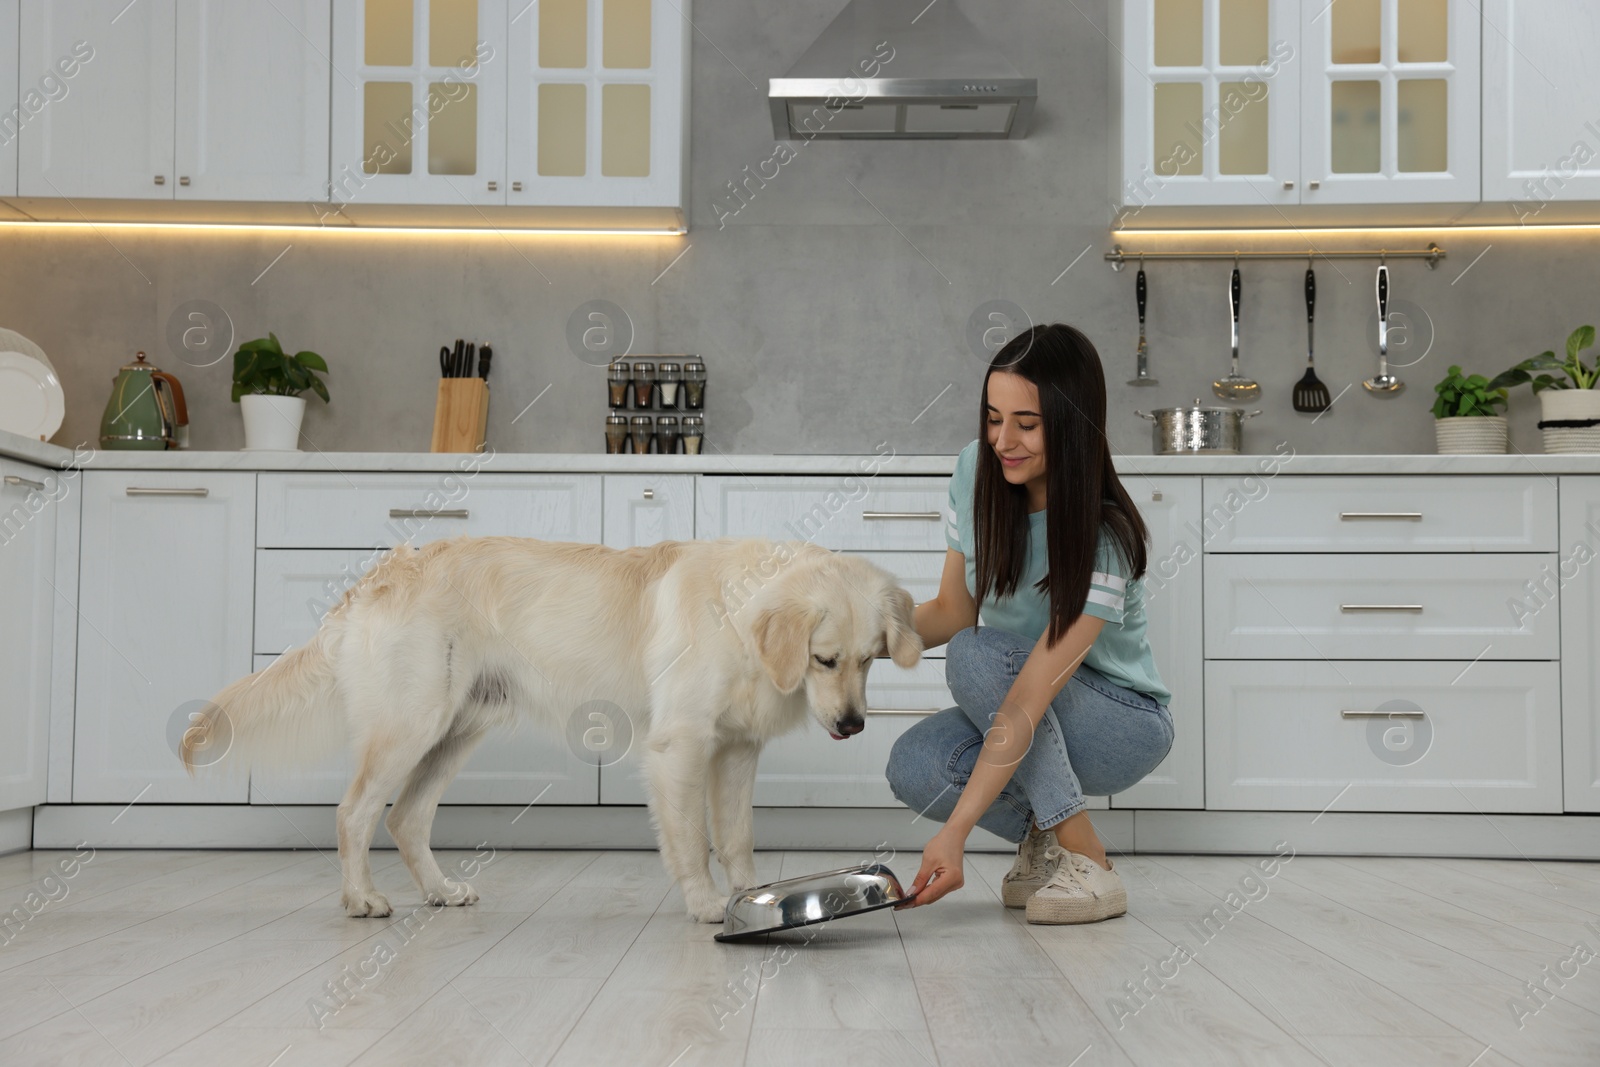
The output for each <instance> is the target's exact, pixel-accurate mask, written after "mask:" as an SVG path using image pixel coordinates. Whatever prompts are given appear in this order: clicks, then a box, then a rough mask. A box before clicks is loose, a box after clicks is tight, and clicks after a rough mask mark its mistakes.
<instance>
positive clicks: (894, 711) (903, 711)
mask: <svg viewBox="0 0 1600 1067" xmlns="http://www.w3.org/2000/svg"><path fill="white" fill-rule="evenodd" d="M943 710H944V709H943V708H868V709H867V714H868V715H933V714H935V713H937V712H940V711H943Z"/></svg>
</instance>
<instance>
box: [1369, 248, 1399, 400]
mask: <svg viewBox="0 0 1600 1067" xmlns="http://www.w3.org/2000/svg"><path fill="white" fill-rule="evenodd" d="M1361 384H1362V385H1363V386H1365V387H1366V390H1367V392H1369V393H1379V394H1388V393H1398V392H1399V391H1400V390H1402V389H1404V388H1405V387H1406V383H1405V382H1402V381H1401V380H1400V379H1399V378H1397V377H1395V376H1394V375H1393V374H1390V373H1389V267H1388V265H1387V264H1386V263H1385V262H1384V260H1382V259H1379V260H1378V373H1377V375H1375V376H1374V377H1371V378H1368V379H1367V380H1366V381H1364V382H1362V383H1361Z"/></svg>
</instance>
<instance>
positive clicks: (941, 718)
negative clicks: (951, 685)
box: [883, 708, 974, 810]
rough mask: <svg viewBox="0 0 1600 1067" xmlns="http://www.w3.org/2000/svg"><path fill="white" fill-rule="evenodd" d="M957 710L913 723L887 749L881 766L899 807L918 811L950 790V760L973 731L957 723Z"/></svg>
mask: <svg viewBox="0 0 1600 1067" xmlns="http://www.w3.org/2000/svg"><path fill="white" fill-rule="evenodd" d="M949 712H954V713H955V716H960V710H959V709H957V708H949V709H947V710H946V711H945V712H936V713H935V714H933V715H929V716H928V717H927V718H925V719H922V720H920V721H918V722H917V723H915V724H913V725H912V727H911V728H910V729H909V730H907V731H906V732H905V733H903V734H901V735H900V736H899V737H897V738H895V741H894V744H893V745H891V746H890V747H889V762H888V764H887V765H886V766H885V767H884V772H883V773H884V777H885V778H887V779H888V781H889V790H890V791H891V792H892V793H894V795H895V798H896V799H898V800H899V801H900V802H901V803H902V804H906V805H908V806H910V807H913V808H917V809H918V810H921V809H923V808H925V807H927V806H928V805H929V804H931V803H933V801H934V800H935V799H937V798H938V796H939V795H940V794H942V793H944V792H946V791H948V790H949V788H950V784H951V779H950V774H949V767H950V761H951V759H952V758H953V755H954V753H955V752H956V751H957V748H958V746H959V745H960V743H961V742H962V740H964V735H965V734H966V733H971V732H974V731H972V730H971V728H970V726H968V725H967V724H966V723H965V719H964V717H963V718H962V721H961V722H956V721H955V717H954V716H951V715H950V714H949Z"/></svg>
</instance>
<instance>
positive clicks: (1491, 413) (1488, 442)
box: [1433, 365, 1512, 455]
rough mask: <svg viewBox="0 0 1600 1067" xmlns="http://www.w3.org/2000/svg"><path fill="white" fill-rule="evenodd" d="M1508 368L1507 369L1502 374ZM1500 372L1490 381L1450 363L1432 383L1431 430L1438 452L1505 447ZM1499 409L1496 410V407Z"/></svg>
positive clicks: (1503, 386)
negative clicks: (1464, 372)
mask: <svg viewBox="0 0 1600 1067" xmlns="http://www.w3.org/2000/svg"><path fill="white" fill-rule="evenodd" d="M1509 373H1510V372H1509V371H1507V372H1506V374H1509ZM1506 374H1502V375H1500V376H1499V377H1497V378H1495V379H1494V381H1490V380H1489V379H1488V378H1485V377H1484V376H1483V375H1481V374H1462V373H1461V368H1460V367H1458V366H1454V365H1452V366H1451V367H1450V369H1449V371H1447V372H1446V374H1445V376H1444V380H1443V381H1441V382H1440V383H1439V384H1438V385H1435V386H1434V387H1433V391H1434V392H1435V393H1437V394H1438V396H1437V398H1436V399H1435V400H1434V402H1433V419H1434V422H1433V433H1434V438H1435V440H1436V441H1437V442H1438V447H1439V453H1440V455H1461V454H1475V453H1483V452H1492V453H1504V452H1505V450H1506V417H1505V415H1504V414H1503V412H1504V411H1505V407H1506V386H1507V385H1509V384H1512V383H1510V382H1509V381H1505V380H1502V379H1505V378H1506ZM1496 409H1499V410H1496Z"/></svg>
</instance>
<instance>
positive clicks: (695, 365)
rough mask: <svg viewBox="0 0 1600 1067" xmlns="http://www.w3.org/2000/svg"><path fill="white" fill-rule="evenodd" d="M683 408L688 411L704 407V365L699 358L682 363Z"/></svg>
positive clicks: (692, 357)
mask: <svg viewBox="0 0 1600 1067" xmlns="http://www.w3.org/2000/svg"><path fill="white" fill-rule="evenodd" d="M683 406H684V407H685V408H687V409H688V410H690V411H700V410H701V409H703V408H704V407H705V406H706V365H705V364H704V363H702V362H701V361H700V357H699V356H690V357H689V358H688V359H686V360H684V361H683Z"/></svg>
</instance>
